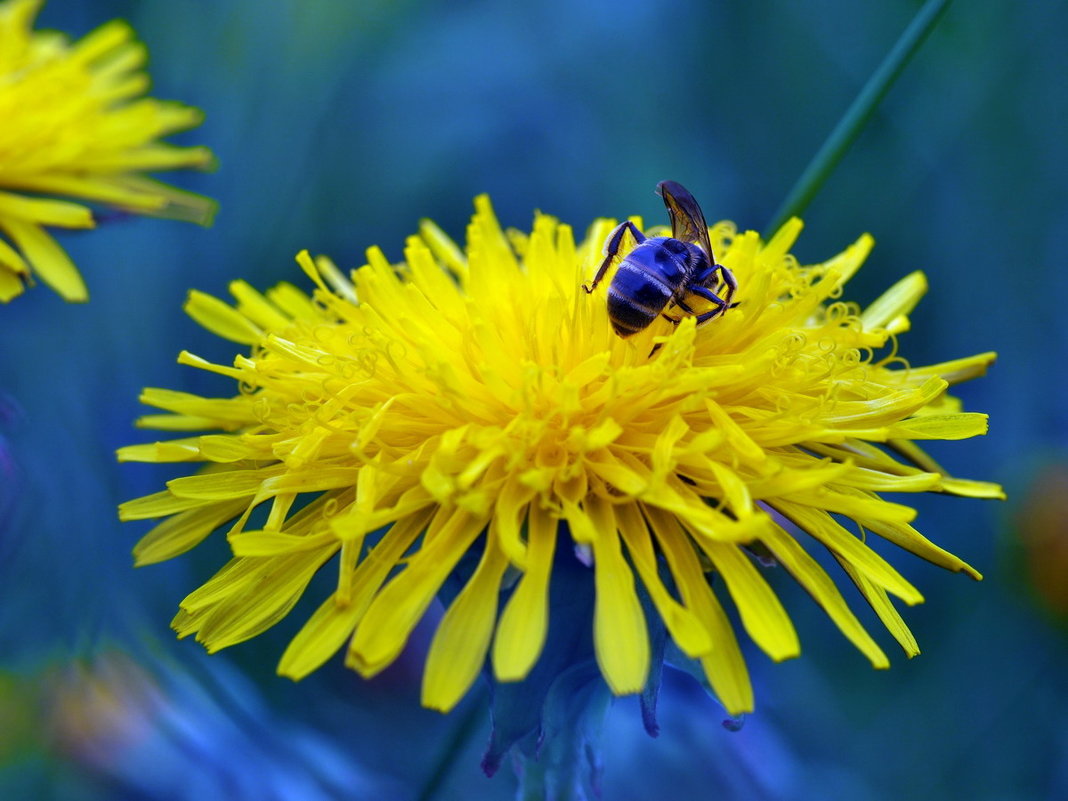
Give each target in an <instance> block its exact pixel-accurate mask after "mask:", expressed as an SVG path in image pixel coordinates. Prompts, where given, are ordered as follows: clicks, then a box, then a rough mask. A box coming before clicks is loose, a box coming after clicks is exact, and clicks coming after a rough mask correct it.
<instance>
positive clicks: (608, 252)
mask: <svg viewBox="0 0 1068 801" xmlns="http://www.w3.org/2000/svg"><path fill="white" fill-rule="evenodd" d="M628 230H629V231H630V232H631V234H633V236H634V241H635V242H637V243H638V244H639V245H640V244H641V243H642V242H644V241H645V234H643V233H642V232H641V231H640V230H639V229H638V226H636V225H635V224H634V223H632V222H631V221H630V220H624V221H623V222H621V223H620V224H619V225H617V226H616V229H615V230H614V231H612V233H611V234H609V235H608V239H606V240H605V243H604V261H602V262H601V266H600V268H599V269H598V270H597V275H595V276H594V277H593V283H592V284H590V286H586V285H585V284H583V285H582V288H583V289H585V290H586V294H587V295H588V294H589V293H591V292H593V290H595V289H596V288H597V285H598V284H599V283H601V279H602V278H604V274H605V273H606V272H608V267H609V265H610V264H611V263H612V259H614V258H615V257H616V254H618V253H619V246H620V245H621V244H623V234H625V233H626V232H627V231H628Z"/></svg>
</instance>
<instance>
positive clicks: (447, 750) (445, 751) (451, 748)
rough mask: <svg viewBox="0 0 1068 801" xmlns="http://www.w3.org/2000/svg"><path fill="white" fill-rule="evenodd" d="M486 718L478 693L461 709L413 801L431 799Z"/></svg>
mask: <svg viewBox="0 0 1068 801" xmlns="http://www.w3.org/2000/svg"><path fill="white" fill-rule="evenodd" d="M485 718H486V703H485V695H483V694H480V695H479V697H478V698H477V699H471V703H469V704H468V705H467V709H465V710H464V711H463V714H462V715H461V717H460V719H459V721H458V722H457V724H456V728H455V729H453V730H452V735H451V736H450V737H449V740H448V742H446V743H445V747H444V748H442V749H441V753H440V754H438V758H437V760H436V761H435V762H434V767H433V768H432V769H431V770H430V772H429V773H428V774H427V779H426V782H425V783H424V784H423V787H422V789H420V791H419V793H418V795H416V796H415V801H433V799H434V796H435V794H436V793H437V792H438V790H439V789H440V788H441V786H442V784H444V782H445V780H446V779H447V778H448V777H449V773H450V772H451V771H452V768H453V766H454V765H456V763H457V762H459V761H460V757H461V755H462V754H463V752H464V751H466V750H467V748H468V746H469V745H470V744H471V738H472V737H474V736H475V734H476V733H477V732H478V730H479V727H480V725H481V723H482V721H483V720H485Z"/></svg>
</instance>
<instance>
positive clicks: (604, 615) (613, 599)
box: [588, 496, 649, 695]
mask: <svg viewBox="0 0 1068 801" xmlns="http://www.w3.org/2000/svg"><path fill="white" fill-rule="evenodd" d="M588 512H589V516H590V519H591V521H592V523H593V527H594V528H595V530H596V531H597V536H596V537H595V538H594V540H593V542H592V545H593V560H594V565H593V566H594V585H595V587H596V590H597V601H596V605H595V608H594V613H593V644H594V650H595V653H596V656H597V664H598V665H600V667H601V673H603V674H604V679H605V681H606V682H608V686H609V687H611V688H612V692H614V693H615V694H616V695H627V694H630V693H639V692H641V691H642V688H643V687H644V686H645V680H646V677H647V676H648V675H649V634H648V631H647V629H646V627H645V614H644V613H643V612H642V605H641V602H640V601H639V600H638V593H637V592H635V589H634V575H633V574H632V573H631V571H630V567H629V566H628V565H627V561H626V560H625V559H624V558H623V552H622V550H621V548H620V545H619V535H618V534H617V531H616V521H615V515H614V514H613V512H612V507H611V506H610V505H609V504H608V503H607V502H605V501H603V500H601V499H600V498H598V497H596V496H592V497H590V499H589V507H588Z"/></svg>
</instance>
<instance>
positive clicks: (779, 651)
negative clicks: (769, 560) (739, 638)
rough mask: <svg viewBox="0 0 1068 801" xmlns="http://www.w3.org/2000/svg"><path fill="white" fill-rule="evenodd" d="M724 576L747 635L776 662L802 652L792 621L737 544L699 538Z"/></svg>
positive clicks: (701, 544) (700, 543)
mask: <svg viewBox="0 0 1068 801" xmlns="http://www.w3.org/2000/svg"><path fill="white" fill-rule="evenodd" d="M698 544H699V545H700V546H701V548H702V549H703V550H704V552H705V553H706V554H708V558H709V559H711V560H712V564H713V565H715V566H716V570H717V571H719V573H720V574H721V575H722V576H723V580H724V581H725V582H726V584H727V589H728V590H729V591H730V594H731V598H733V599H734V604H735V606H737V607H738V614H739V615H740V616H741V618H742V625H744V626H745V630H746V631H748V632H749V636H750V637H752V638H753V641H754V642H755V643H756V644H757V645H759V646H760V647H761V648H762V649H763V650H764V652H765V653H767V655H768V656H770V657H771V658H772V659H774V660H775V661H776V662H780V661H782V660H783V659H791V658H793V657H795V656H797V655H798V654H799V653H801V644H800V643H799V642H798V640H797V632H796V631H795V630H794V624H793V623H792V622H791V621H790V617H789V616H788V615H787V614H786V610H785V609H783V608H782V604H781V603H780V602H779V599H778V598H777V597H776V596H775V593H774V592H773V591H772V589H771V587H769V586H768V583H767V582H766V581H765V580H764V577H763V576H762V575H761V574H760V572H759V571H758V570H757V569H756V567H755V566H754V565H753V563H752V562H751V561H750V559H749V557H748V556H746V555H745V554H744V553H743V552H742V549H741V548H739V547H738V546H736V545H731V544H727V543H720V542H711V541H709V540H704V539H700V540H698Z"/></svg>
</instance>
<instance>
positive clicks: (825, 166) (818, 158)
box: [764, 0, 951, 239]
mask: <svg viewBox="0 0 1068 801" xmlns="http://www.w3.org/2000/svg"><path fill="white" fill-rule="evenodd" d="M950 2H951V0H927V2H926V3H924V4H923V6H922V7H921V8H920V10H919V11H918V12H916V16H915V17H913V18H912V22H910V23H909V26H908V27H907V28H906V29H905V32H904V33H902V34H901V38H899V39H898V40H897V43H896V44H895V45H894V47H893V48H892V49H891V50H890V52H889V53H888V54H887V56H886V58H885V59H883V63H882V64H880V65H879V68H878V69H877V70H875V72H874V73H873V74H872V76H871V77H870V78H869V79H868V82H867V83H865V84H864V88H862V89H861V90H860V94H858V95H857V97H856V99H855V100H854V101H853V103H852V104H851V105H850V106H849V108H848V109H846V112H845V114H844V115H843V116H842V118H841V119H840V120H839V121H838V124H837V125H836V126H835V127H834V130H833V131H831V135H830V136H828V137H827V141H825V142H824V143H823V147H821V148H820V149H819V151H818V152H817V153H816V155H815V156H813V158H812V161H810V162H809V164H808V166H807V167H806V168H805V171H804V172H803V173H801V177H800V178H798V179H797V183H796V184H794V188H793V189H791V190H790V194H789V195H787V196H786V200H784V201H783V203H782V205H781V206H780V207H779V210H778V211H777V212H776V214H775V217H774V218H773V219H772V222H771V224H770V225H769V226H768V227H767V229H766V230H765V232H764V238H765V239H767V238H770V237H771V235H772V234H774V233H775V232H776V231H777V230H779V227H780V226H781V225H782V224H783V223H784V222H786V221H787V220H789V219H790V218H791V217H795V216H798V215H800V214H801V213H802V212H803V211H804V210H805V209H806V208H807V207H808V204H809V203H810V202H811V201H812V198H814V197H815V196H816V193H817V192H819V190H820V188H821V187H822V186H823V184H824V182H825V181H826V180H827V178H828V176H829V175H830V174H831V172H832V171H833V170H834V168H835V167H836V166H837V165H838V162H839V161H841V160H842V156H844V155H845V154H846V151H847V150H849V147H850V146H851V145H852V144H853V141H854V140H855V139H856V138H857V136H858V135H859V134H860V132H861V130H863V128H864V126H865V125H866V124H867V122H868V119H869V118H870V117H871V115H872V113H873V112H874V111H875V109H876V107H878V105H879V103H881V102H882V99H883V97H885V96H886V93H887V92H888V91H889V90H890V87H891V86H892V85H893V84H894V81H896V80H897V77H898V76H899V75H900V74H901V72H902V70H904V69H905V65H906V64H908V62H909V60H910V59H911V58H912V57H913V55H915V54H916V51H917V50H919V48H920V45H921V44H923V41H924V39H926V38H927V35H928V34H929V33H930V32H931V31H932V30H933V29H934V27H935V25H937V24H938V21H939V20H940V19H941V18H942V15H943V14H944V13H945V11H946V9H947V8H948V7H949V4H950Z"/></svg>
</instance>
